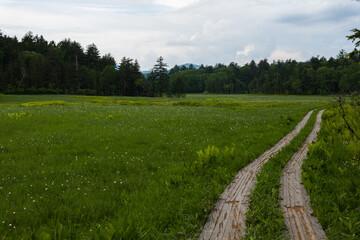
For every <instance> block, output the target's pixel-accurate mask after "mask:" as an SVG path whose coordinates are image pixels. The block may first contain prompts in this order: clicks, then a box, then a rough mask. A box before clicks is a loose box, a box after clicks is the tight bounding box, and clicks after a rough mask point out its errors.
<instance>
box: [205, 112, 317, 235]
mask: <svg viewBox="0 0 360 240" xmlns="http://www.w3.org/2000/svg"><path fill="white" fill-rule="evenodd" d="M312 112H313V111H310V112H309V113H307V114H306V116H305V117H304V118H303V119H302V120H301V121H300V122H299V123H298V125H297V126H296V127H295V128H294V130H292V131H291V132H290V133H288V134H287V135H286V136H285V137H284V138H282V139H281V140H280V141H279V142H278V143H276V144H275V145H274V146H273V147H272V148H270V149H269V150H267V151H266V152H265V153H263V154H262V155H261V156H260V157H258V158H257V159H255V160H254V161H253V162H252V163H250V164H249V165H247V166H246V167H245V168H243V169H242V170H241V171H240V172H239V173H238V174H237V175H236V177H235V178H234V180H233V181H232V182H231V183H230V185H229V186H228V187H227V188H226V189H225V191H224V192H223V193H222V195H221V196H220V198H219V200H218V202H217V204H216V206H215V208H214V209H213V211H212V212H211V214H210V217H209V219H208V221H207V223H206V224H205V226H204V229H203V231H202V233H201V235H200V238H199V239H200V240H208V239H240V238H241V236H242V235H244V234H245V227H246V225H245V223H246V211H247V208H248V205H249V203H248V196H249V194H250V193H251V191H252V189H253V188H254V186H255V182H256V174H257V173H258V172H259V171H260V170H261V167H262V166H263V165H264V164H265V163H266V162H267V161H268V160H269V159H270V158H271V157H273V156H274V155H276V154H277V153H279V151H280V150H281V149H282V148H283V147H285V146H286V145H288V144H289V143H290V142H291V140H292V139H293V138H294V137H295V136H296V135H297V134H299V132H300V131H301V129H302V128H303V127H304V126H305V124H306V123H307V121H308V120H309V118H310V116H311V114H312Z"/></svg>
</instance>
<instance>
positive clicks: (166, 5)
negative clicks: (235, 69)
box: [0, 0, 360, 70]
mask: <svg viewBox="0 0 360 240" xmlns="http://www.w3.org/2000/svg"><path fill="white" fill-rule="evenodd" d="M355 27H357V28H360V2H356V1H351V0H328V1H326V0H118V1H115V0H102V1H97V0H86V1H84V0H75V1H70V0H62V1H55V0H26V1H25V0H0V30H1V31H2V33H3V34H6V35H9V36H17V37H18V38H19V39H21V38H22V37H23V36H24V34H25V33H26V32H28V31H32V32H33V33H34V34H38V35H43V36H44V37H45V39H47V40H54V41H55V42H59V41H61V40H63V39H64V38H70V39H72V40H75V41H78V42H80V43H81V44H82V46H83V47H84V48H86V46H87V45H89V44H91V43H95V44H96V46H97V47H98V48H99V50H100V52H101V54H102V55H103V54H106V53H111V54H112V55H113V56H114V57H115V59H116V60H117V61H118V62H119V61H120V60H121V58H122V57H123V56H126V57H130V58H134V59H138V61H139V63H140V65H141V69H142V70H147V69H150V68H151V67H152V66H153V65H154V64H155V62H156V58H157V57H158V56H160V55H161V56H163V57H164V59H165V62H167V63H168V65H169V66H170V67H172V66H173V65H175V64H182V63H195V64H205V65H214V64H215V63H225V64H228V63H230V62H237V63H239V64H240V65H243V64H245V63H247V62H249V61H251V60H252V59H254V60H256V61H259V60H260V59H264V58H267V59H269V60H270V62H271V61H273V60H277V59H282V60H286V59H289V58H291V59H296V60H299V61H301V60H302V61H306V60H308V59H309V58H310V57H311V56H317V55H320V56H325V57H327V58H329V57H331V56H333V57H335V56H336V55H337V54H338V52H339V51H340V50H341V49H345V50H346V51H347V52H349V51H351V50H352V49H353V48H354V44H353V43H351V42H350V41H348V40H347V39H346V37H345V36H346V35H349V34H351V32H350V30H351V29H353V28H355Z"/></svg>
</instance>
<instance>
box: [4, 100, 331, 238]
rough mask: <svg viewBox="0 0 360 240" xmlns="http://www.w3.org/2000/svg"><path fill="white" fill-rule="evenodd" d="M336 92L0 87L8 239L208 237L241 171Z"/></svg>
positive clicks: (6, 231) (5, 230)
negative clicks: (204, 232) (118, 92)
mask: <svg viewBox="0 0 360 240" xmlns="http://www.w3.org/2000/svg"><path fill="white" fill-rule="evenodd" d="M330 99H331V97H322V96H267V95H202V94H194V95H192V94H190V95H188V96H187V97H186V98H185V99H172V98H129V97H127V98H126V97H84V96H67V95H42V96H41V95H33V96H24V95H21V96H20V95H18V96H16V95H11V96H10V95H0V125H1V134H0V212H1V215H0V239H196V238H197V237H198V236H199V234H200V232H201V229H202V227H203V225H204V223H205V221H206V219H207V217H208V214H209V213H210V211H211V209H212V207H213V206H214V204H215V203H216V201H217V198H218V197H219V195H220V194H221V193H222V191H223V190H224V189H225V187H226V186H227V185H228V184H229V182H230V181H231V180H232V179H233V177H234V176H235V175H236V173H237V172H238V171H239V170H240V169H241V168H242V167H244V166H246V165H247V164H248V163H249V162H251V161H252V160H254V159H255V158H256V157H257V156H259V155H260V154H262V153H263V152H264V151H265V150H267V149H268V148H270V147H271V146H272V145H274V144H275V143H276V142H277V141H279V140H280V139H281V138H282V137H283V136H284V135H285V134H286V133H288V132H289V131H291V130H292V129H293V128H294V127H295V125H296V124H297V123H298V122H299V121H300V120H301V119H302V118H303V117H304V116H305V114H306V113H307V112H308V111H310V110H312V109H315V108H317V109H320V108H325V107H326V106H327V103H328V100H330Z"/></svg>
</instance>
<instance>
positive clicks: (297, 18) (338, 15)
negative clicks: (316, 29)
mask: <svg viewBox="0 0 360 240" xmlns="http://www.w3.org/2000/svg"><path fill="white" fill-rule="evenodd" d="M359 11H360V8H359V7H355V8H354V6H352V5H346V6H338V5H333V6H331V7H328V8H326V9H321V10H318V11H314V12H310V13H309V12H306V13H293V14H286V15H284V16H281V17H279V18H278V19H277V20H276V21H277V22H280V23H288V24H299V25H302V24H306V25H309V24H317V23H324V22H339V21H343V20H346V19H349V18H352V17H356V16H359Z"/></svg>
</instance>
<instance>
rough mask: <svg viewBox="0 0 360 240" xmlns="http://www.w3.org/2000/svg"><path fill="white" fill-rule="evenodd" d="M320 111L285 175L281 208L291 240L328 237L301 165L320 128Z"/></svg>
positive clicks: (315, 239)
mask: <svg viewBox="0 0 360 240" xmlns="http://www.w3.org/2000/svg"><path fill="white" fill-rule="evenodd" d="M322 113H323V111H320V112H319V113H318V115H317V118H316V123H315V126H314V128H313V130H312V132H311V133H310V134H309V136H308V138H307V139H306V141H305V142H304V144H303V145H302V147H301V148H300V149H299V150H298V151H297V152H296V153H295V154H294V156H293V157H292V158H291V160H290V161H289V162H288V164H287V165H286V166H285V168H284V170H283V174H282V176H281V189H280V199H282V200H281V201H280V208H281V211H283V212H285V214H284V218H285V224H286V227H287V229H288V231H287V233H286V235H287V237H289V239H299V240H300V239H301V240H305V239H311V240H317V239H327V238H326V235H325V232H324V230H323V229H322V227H321V225H320V224H319V223H318V220H317V218H316V217H315V216H312V215H311V214H312V209H311V206H310V198H309V197H308V196H307V193H306V189H305V187H304V185H302V184H301V173H302V172H301V166H302V163H303V160H304V159H305V158H306V155H307V152H308V144H309V143H312V142H314V141H316V139H317V133H318V132H319V131H320V123H321V115H322Z"/></svg>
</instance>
